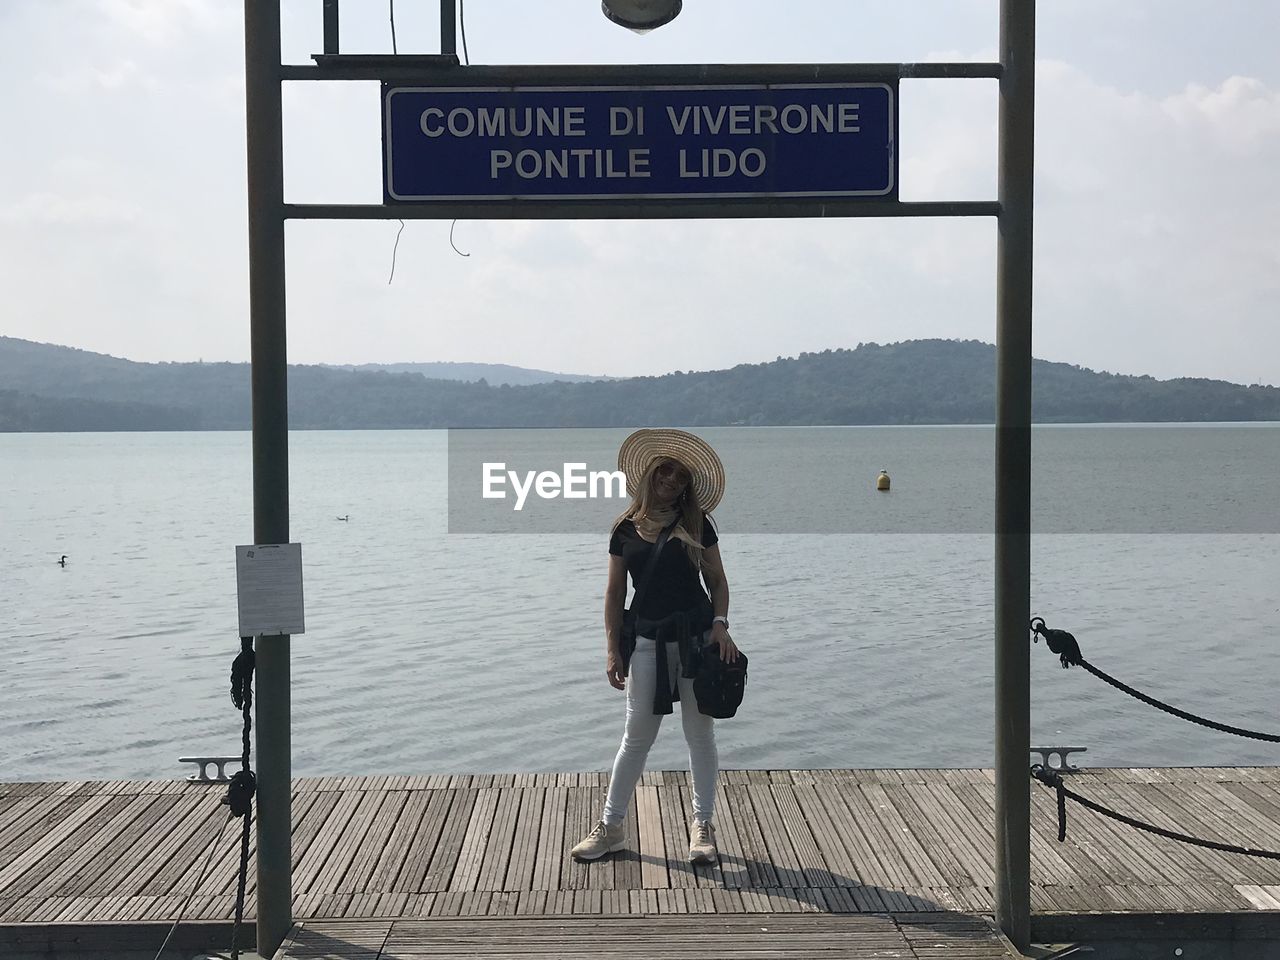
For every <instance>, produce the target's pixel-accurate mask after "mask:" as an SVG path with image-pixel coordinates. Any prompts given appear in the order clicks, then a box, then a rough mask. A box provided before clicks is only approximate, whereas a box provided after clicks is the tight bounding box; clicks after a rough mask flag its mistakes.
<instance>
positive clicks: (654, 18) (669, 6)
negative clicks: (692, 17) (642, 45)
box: [600, 0, 681, 35]
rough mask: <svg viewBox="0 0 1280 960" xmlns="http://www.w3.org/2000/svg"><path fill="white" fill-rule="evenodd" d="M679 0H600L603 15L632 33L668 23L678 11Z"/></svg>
mask: <svg viewBox="0 0 1280 960" xmlns="http://www.w3.org/2000/svg"><path fill="white" fill-rule="evenodd" d="M680 7H681V0H601V2H600V9H601V10H603V11H604V15H605V16H606V17H608V18H609V19H610V20H612V21H613V22H614V23H616V24H618V25H619V26H623V27H626V28H627V29H628V30H630V31H632V32H633V33H638V34H641V35H644V34H646V33H648V32H649V31H650V30H656V29H658V27H660V26H662V25H663V24H666V23H670V22H671V21H672V20H674V19H675V18H676V17H677V16H678V15H679V13H680Z"/></svg>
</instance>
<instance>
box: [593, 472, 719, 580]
mask: <svg viewBox="0 0 1280 960" xmlns="http://www.w3.org/2000/svg"><path fill="white" fill-rule="evenodd" d="M666 463H675V464H679V465H680V466H681V467H682V468H684V469H685V470H686V471H688V470H689V468H688V467H686V466H685V465H684V464H683V463H680V461H679V460H677V459H675V458H674V457H658V458H656V459H655V460H654V461H653V463H651V464H649V466H648V467H646V468H645V471H644V474H643V475H642V476H641V477H640V482H639V483H637V484H636V495H635V496H634V497H632V498H631V505H630V506H629V507H627V509H626V510H624V511H623V512H622V514H621V515H620V516H619V517H618V519H617V520H615V521H613V527H612V528H610V534H612V533H613V531H615V530H617V529H618V527H619V526H621V524H622V523H623V521H625V520H634V519H635V518H636V517H646V516H652V515H653V513H652V509H653V507H654V506H655V501H656V499H657V498H656V497H655V495H654V492H653V475H654V474H655V473H657V472H658V468H659V467H660V466H662V465H663V464H666ZM690 473H691V474H692V471H690ZM673 506H674V507H675V509H676V511H677V512H678V513H679V514H680V524H679V526H680V527H681V528H683V529H684V532H685V533H687V534H688V539H687V540H686V539H685V538H684V537H681V538H680V539H681V540H682V541H683V542H684V549H685V553H686V554H688V556H689V562H690V563H691V564H693V569H695V570H701V569H702V524H703V516H704V514H703V512H702V505H701V504H699V503H698V494H697V493H696V492H695V491H694V489H693V480H692V476H691V478H690V481H689V482H688V483H686V484H685V485H684V490H683V491H682V492H681V494H680V496H679V498H678V499H677V500H676V502H675V503H674V504H673ZM672 537H673V538H674V534H673V535H672Z"/></svg>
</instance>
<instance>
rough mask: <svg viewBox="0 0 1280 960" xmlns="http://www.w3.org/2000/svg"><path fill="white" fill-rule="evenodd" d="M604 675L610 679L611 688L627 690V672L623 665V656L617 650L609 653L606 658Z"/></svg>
mask: <svg viewBox="0 0 1280 960" xmlns="http://www.w3.org/2000/svg"><path fill="white" fill-rule="evenodd" d="M604 674H605V676H606V677H608V678H609V686H611V687H613V689H615V690H625V689H626V688H627V671H626V668H625V667H623V665H622V656H621V654H619V653H618V651H616V650H610V651H608V652H607V653H606V654H605V656H604Z"/></svg>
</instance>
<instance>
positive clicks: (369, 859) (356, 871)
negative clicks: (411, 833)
mask: <svg viewBox="0 0 1280 960" xmlns="http://www.w3.org/2000/svg"><path fill="white" fill-rule="evenodd" d="M382 779H383V780H385V778H382ZM367 792H368V793H369V794H370V796H371V797H373V798H376V799H377V800H378V801H379V802H378V808H377V812H376V813H375V814H374V818H373V823H372V824H370V826H369V830H368V832H367V833H366V834H365V835H364V838H363V839H362V840H361V841H360V843H359V847H358V848H357V850H356V855H355V857H354V858H353V859H352V861H351V865H350V866H349V867H348V868H347V873H346V876H344V877H343V878H342V880H341V881H340V882H339V883H338V886H337V891H338V893H384V892H387V891H386V889H385V888H381V887H373V886H372V885H371V881H372V879H373V877H374V874H375V873H376V871H377V869H378V866H379V864H380V863H381V862H382V860H383V855H384V854H385V853H386V851H387V847H388V844H389V842H390V840H391V836H392V833H393V831H394V830H395V827H396V824H397V822H398V821H399V820H400V816H401V813H402V811H403V810H404V807H405V803H406V801H407V800H408V798H409V795H408V794H407V793H405V792H404V791H396V792H394V793H391V792H385V791H377V790H370V791H367Z"/></svg>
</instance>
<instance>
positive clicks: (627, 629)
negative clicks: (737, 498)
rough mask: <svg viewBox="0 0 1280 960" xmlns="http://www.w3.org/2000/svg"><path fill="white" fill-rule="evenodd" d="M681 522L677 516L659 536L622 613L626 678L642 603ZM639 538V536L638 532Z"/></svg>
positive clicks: (634, 645) (623, 657)
mask: <svg viewBox="0 0 1280 960" xmlns="http://www.w3.org/2000/svg"><path fill="white" fill-rule="evenodd" d="M679 522H680V517H679V516H677V517H676V518H675V520H673V521H672V522H671V523H670V524H669V525H668V526H666V527H664V528H663V530H662V532H661V533H660V534H658V539H657V540H656V541H655V542H654V544H653V550H652V552H650V554H649V561H648V563H646V564H645V565H644V570H642V571H641V572H640V579H639V580H637V581H636V592H635V593H634V594H632V596H631V606H630V607H628V608H627V609H625V610H623V611H622V637H621V638H620V640H621V642H620V646H621V648H622V649H621V653H622V672H623V675H624V676H625V675H626V674H627V672H628V671H629V670H630V667H631V654H633V653H634V652H635V649H636V625H637V623H638V622H639V620H640V601H641V599H642V598H643V597H644V595H645V591H647V590H648V588H649V581H650V580H651V579H653V571H654V568H655V567H657V566H658V555H659V554H660V553H662V548H663V547H664V546H666V543H667V540H668V539H669V538H670V536H671V531H672V530H674V529H675V528H676V525H677V524H678V523H679ZM637 536H639V533H638V532H637Z"/></svg>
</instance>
